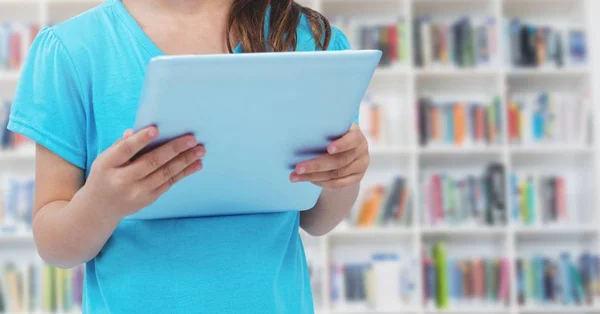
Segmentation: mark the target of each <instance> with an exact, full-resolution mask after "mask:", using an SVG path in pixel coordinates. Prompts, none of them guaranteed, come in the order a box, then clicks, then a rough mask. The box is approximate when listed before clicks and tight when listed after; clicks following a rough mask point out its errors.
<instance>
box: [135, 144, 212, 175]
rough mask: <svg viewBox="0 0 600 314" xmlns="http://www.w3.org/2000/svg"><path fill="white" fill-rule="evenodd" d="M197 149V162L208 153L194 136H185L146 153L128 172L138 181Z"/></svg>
mask: <svg viewBox="0 0 600 314" xmlns="http://www.w3.org/2000/svg"><path fill="white" fill-rule="evenodd" d="M195 147H197V149H196V150H195V151H196V152H197V153H198V155H197V157H198V158H196V160H197V159H200V158H201V157H204V154H205V153H206V151H205V150H204V147H202V146H198V141H196V138H194V136H192V135H185V136H182V137H180V138H176V139H174V140H171V141H170V142H167V143H165V144H163V145H162V146H160V147H158V148H155V149H154V150H152V151H150V152H148V153H145V154H144V155H142V156H141V157H140V158H138V159H137V160H136V161H135V162H134V163H133V164H131V166H129V167H127V168H128V171H130V175H131V176H132V177H134V178H135V179H136V180H139V179H142V178H145V177H146V176H148V175H150V174H151V173H153V172H154V171H156V170H157V169H159V168H160V167H162V166H164V165H165V164H166V163H167V162H169V161H171V160H173V158H175V157H177V156H179V155H180V154H181V153H183V152H185V151H188V150H191V149H193V148H195Z"/></svg>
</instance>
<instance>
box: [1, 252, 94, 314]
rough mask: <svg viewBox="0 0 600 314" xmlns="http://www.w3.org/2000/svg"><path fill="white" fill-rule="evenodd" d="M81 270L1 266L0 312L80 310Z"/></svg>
mask: <svg viewBox="0 0 600 314" xmlns="http://www.w3.org/2000/svg"><path fill="white" fill-rule="evenodd" d="M82 291H83V269H82V267H78V268H75V269H71V270H64V269H57V268H54V267H52V266H48V265H34V264H30V265H27V266H25V267H17V266H15V264H12V263H8V264H5V265H4V267H2V268H0V313H33V312H39V311H41V312H45V313H53V312H64V313H67V312H72V311H74V310H76V309H81V300H82Z"/></svg>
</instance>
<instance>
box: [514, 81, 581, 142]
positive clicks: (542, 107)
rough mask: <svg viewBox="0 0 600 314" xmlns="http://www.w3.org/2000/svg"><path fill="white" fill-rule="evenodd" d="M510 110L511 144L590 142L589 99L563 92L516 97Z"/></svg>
mask: <svg viewBox="0 0 600 314" xmlns="http://www.w3.org/2000/svg"><path fill="white" fill-rule="evenodd" d="M509 103H510V105H509V106H508V110H507V117H508V126H509V131H508V136H509V142H510V143H511V144H515V145H517V144H522V145H529V144H569V145H574V144H577V145H584V144H585V143H587V142H588V138H587V131H586V130H587V129H588V127H589V125H590V121H589V115H590V114H591V111H590V110H591V109H590V105H589V103H588V101H587V95H586V94H585V93H584V94H582V95H577V94H573V93H560V92H551V93H550V92H539V93H513V94H511V95H510V101H509Z"/></svg>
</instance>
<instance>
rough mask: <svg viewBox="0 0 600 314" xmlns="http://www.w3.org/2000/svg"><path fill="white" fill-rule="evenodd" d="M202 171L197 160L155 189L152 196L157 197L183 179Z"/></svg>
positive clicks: (200, 162) (200, 164)
mask: <svg viewBox="0 0 600 314" xmlns="http://www.w3.org/2000/svg"><path fill="white" fill-rule="evenodd" d="M200 170H202V161H200V160H197V161H195V162H194V163H192V164H191V165H189V166H187V167H186V168H185V169H184V170H183V171H181V172H179V173H178V174H176V175H175V176H174V177H173V178H172V179H171V180H169V181H167V182H165V183H163V184H162V185H161V186H159V187H158V188H156V189H155V190H154V191H153V194H154V196H156V197H158V196H160V195H162V194H164V193H165V192H167V191H168V190H169V189H170V188H171V187H172V186H173V185H175V184H177V182H179V181H181V180H183V179H184V178H185V177H188V176H190V175H192V174H194V173H196V172H198V171H200Z"/></svg>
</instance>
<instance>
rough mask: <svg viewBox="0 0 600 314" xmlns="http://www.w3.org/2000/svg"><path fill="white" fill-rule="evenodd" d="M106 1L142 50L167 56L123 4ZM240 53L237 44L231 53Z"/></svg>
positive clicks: (155, 54)
mask: <svg viewBox="0 0 600 314" xmlns="http://www.w3.org/2000/svg"><path fill="white" fill-rule="evenodd" d="M108 1H109V2H112V3H111V4H112V7H113V8H114V10H115V12H116V13H117V15H118V16H119V18H120V19H121V21H123V23H124V24H125V25H126V26H127V28H128V29H129V30H130V31H131V32H132V33H133V35H134V36H135V37H136V39H137V40H138V41H139V42H140V44H141V45H142V46H143V47H144V49H146V50H147V51H148V52H149V53H150V54H151V55H152V56H154V57H159V56H166V55H167V54H166V53H165V52H164V51H162V50H161V49H160V48H159V47H158V46H157V45H156V44H155V43H154V41H152V39H150V37H149V36H148V34H146V32H144V30H143V29H142V27H141V26H140V25H139V24H138V22H137V21H136V20H135V18H134V17H133V16H132V15H131V14H130V13H129V11H127V8H126V7H125V5H123V2H122V1H121V0H108ZM241 52H242V44H241V43H239V44H238V45H237V46H236V47H235V48H234V49H233V53H241Z"/></svg>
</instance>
